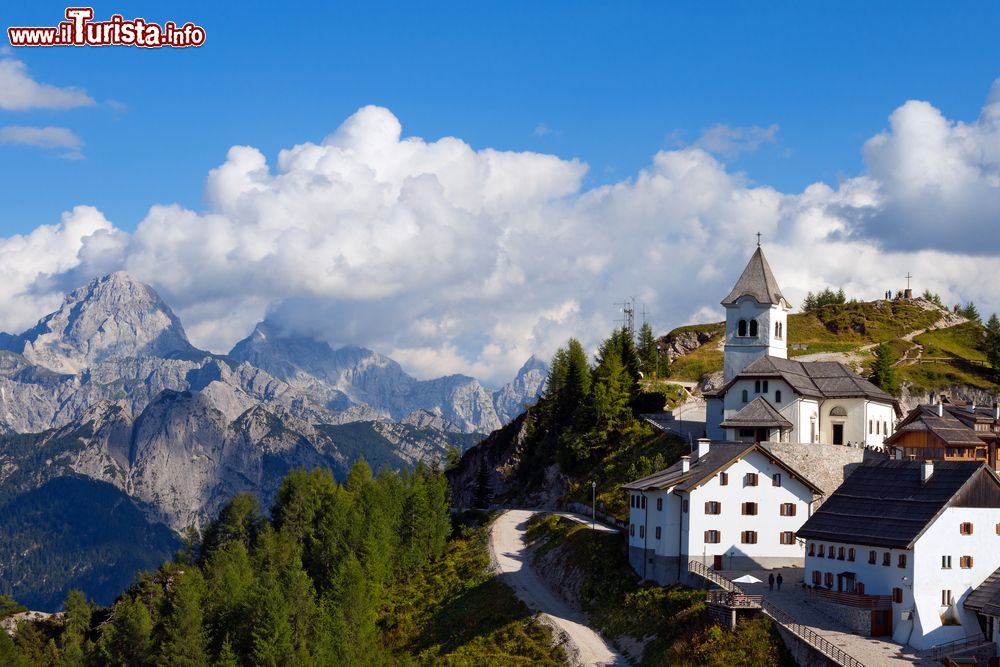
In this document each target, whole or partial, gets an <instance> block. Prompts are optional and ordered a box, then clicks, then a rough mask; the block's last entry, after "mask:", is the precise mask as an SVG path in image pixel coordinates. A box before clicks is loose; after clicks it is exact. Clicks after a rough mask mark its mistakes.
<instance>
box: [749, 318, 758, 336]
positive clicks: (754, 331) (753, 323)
mask: <svg viewBox="0 0 1000 667" xmlns="http://www.w3.org/2000/svg"><path fill="white" fill-rule="evenodd" d="M750 337H751V338H756V337H757V320H750Z"/></svg>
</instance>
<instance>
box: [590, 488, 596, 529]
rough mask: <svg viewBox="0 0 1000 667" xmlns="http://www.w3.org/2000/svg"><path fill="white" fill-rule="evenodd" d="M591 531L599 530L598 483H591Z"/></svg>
mask: <svg viewBox="0 0 1000 667" xmlns="http://www.w3.org/2000/svg"><path fill="white" fill-rule="evenodd" d="M590 502H591V503H592V505H591V509H590V529H591V530H597V482H591V483H590Z"/></svg>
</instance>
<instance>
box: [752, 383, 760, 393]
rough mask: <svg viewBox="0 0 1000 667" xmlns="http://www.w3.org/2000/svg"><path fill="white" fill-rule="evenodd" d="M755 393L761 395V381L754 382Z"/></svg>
mask: <svg viewBox="0 0 1000 667" xmlns="http://www.w3.org/2000/svg"><path fill="white" fill-rule="evenodd" d="M753 393H755V394H759V393H760V380H754V381H753Z"/></svg>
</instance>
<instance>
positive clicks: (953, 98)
mask: <svg viewBox="0 0 1000 667" xmlns="http://www.w3.org/2000/svg"><path fill="white" fill-rule="evenodd" d="M164 7H167V5H165V4H163V3H157V4H155V5H154V4H153V3H148V2H147V3H139V2H118V3H108V2H97V3H95V5H94V10H95V15H96V18H97V19H107V18H108V17H110V15H111V14H113V13H120V14H123V15H124V16H125V18H127V19H129V18H134V17H136V16H142V17H143V18H145V19H146V20H147V21H151V22H156V23H161V24H162V23H164V22H166V21H168V20H172V21H175V22H177V23H178V24H181V23H184V22H187V21H191V22H194V23H196V24H198V25H201V26H203V27H204V28H205V30H206V31H207V41H206V43H205V45H204V46H203V47H200V48H196V49H186V50H172V49H157V50H140V49H136V48H127V47H107V48H53V49H48V50H46V49H37V48H34V49H32V48H29V49H23V48H22V49H4V50H0V164H2V165H3V166H2V167H0V177H2V178H0V202H2V205H0V330H6V331H21V330H23V329H24V328H27V327H28V326H30V325H31V324H32V323H33V322H35V321H36V320H37V319H38V318H39V317H41V316H43V315H44V314H46V313H47V312H50V311H51V310H52V309H54V308H55V307H56V306H57V305H58V303H59V301H60V299H61V296H62V294H63V292H64V291H65V290H67V289H72V288H74V287H76V286H78V285H80V284H82V283H83V282H85V281H86V280H89V279H90V278H93V277H96V276H98V275H101V274H102V273H106V272H108V271H112V270H119V269H122V270H127V271H130V272H132V273H134V274H135V275H136V276H137V277H139V278H140V279H142V280H144V281H146V282H148V283H150V284H152V285H153V286H154V287H155V288H156V289H157V290H158V291H159V292H160V293H161V294H162V295H163V296H164V298H165V299H166V301H167V302H168V303H170V304H171V306H173V307H174V308H175V310H177V312H178V314H179V315H180V317H181V319H182V321H183V322H184V324H185V327H186V328H187V330H188V333H189V335H190V336H191V338H192V340H193V342H194V343H195V344H197V345H201V346H203V347H205V348H208V349H211V350H213V351H219V352H225V351H227V350H228V348H229V346H231V345H232V344H233V343H234V342H235V341H237V340H239V339H240V338H242V337H243V336H245V335H247V333H249V331H250V330H251V329H252V328H253V325H254V323H255V322H257V321H259V320H260V319H262V318H265V317H267V318H269V319H270V320H271V321H272V323H276V324H278V325H280V326H282V327H284V328H285V329H287V330H288V331H290V332H295V333H304V334H308V335H311V336H315V337H319V338H323V339H325V340H328V341H329V342H330V343H331V344H334V345H340V344H357V345H365V346H368V347H372V348H373V349H376V350H378V351H380V352H384V353H386V354H390V355H392V356H393V357H394V358H396V359H397V360H399V361H400V362H401V363H403V365H404V367H405V368H406V369H407V370H408V371H410V372H412V373H414V374H416V375H418V376H421V377H431V376H435V375H441V374H443V373H449V372H465V373H470V374H475V375H477V376H480V377H484V378H487V379H489V380H492V381H495V382H498V383H499V382H501V381H504V380H506V379H508V378H509V377H510V375H512V374H513V372H514V371H516V369H517V368H518V367H519V366H520V364H521V363H523V361H524V360H525V359H526V358H527V356H528V355H529V354H532V353H536V354H540V355H541V356H543V357H547V356H548V355H550V354H551V353H552V352H553V351H554V349H555V348H556V347H557V346H558V345H561V344H563V343H564V342H565V340H566V339H567V338H568V337H569V336H571V335H572V336H577V337H580V338H582V339H583V342H584V343H585V344H587V345H591V346H593V345H594V344H596V342H598V341H599V340H600V338H601V337H603V336H604V335H606V333H607V331H609V329H610V327H611V326H612V325H613V322H614V320H615V319H616V318H617V317H619V316H620V314H619V313H618V312H616V310H615V308H614V306H613V304H614V303H616V302H620V301H622V299H624V298H625V297H627V296H635V297H636V299H637V301H638V305H639V306H640V307H642V308H645V309H646V311H647V312H648V313H650V320H651V322H652V323H653V325H654V328H655V329H656V330H657V331H658V332H661V333H662V332H665V331H667V330H669V329H670V328H671V327H673V326H676V325H679V324H684V323H689V322H695V321H707V320H712V319H719V318H720V317H721V309H720V307H719V305H718V301H719V299H720V298H721V297H722V296H723V295H724V294H725V293H726V292H727V291H728V290H729V288H730V287H731V285H732V283H733V281H734V280H735V278H736V277H737V276H738V275H739V272H740V270H741V269H742V267H743V265H744V264H745V262H746V258H747V257H748V256H749V254H750V252H752V248H753V242H754V239H755V237H754V233H755V232H757V231H761V232H763V233H764V238H765V245H766V248H767V253H768V257H769V259H770V261H771V264H772V267H773V268H774V269H775V272H776V274H777V276H778V279H779V282H781V283H782V285H783V288H784V290H785V292H786V295H787V296H789V298H791V299H792V301H793V302H797V301H798V300H801V298H802V297H803V296H804V295H805V293H806V292H807V291H815V290H819V289H822V288H824V287H827V286H830V287H835V288H838V287H843V288H845V290H846V291H847V292H848V294H849V295H850V296H853V297H857V298H862V299H874V298H877V297H879V295H881V294H882V293H884V291H885V290H886V289H897V288H899V287H900V284H901V283H902V280H901V277H902V276H903V275H905V274H906V273H907V272H912V273H913V274H914V275H916V276H917V279H916V282H915V284H916V286H917V288H918V291H919V290H922V289H924V288H928V289H931V290H932V291H936V292H939V293H940V294H941V295H942V297H943V298H944V299H945V301H946V302H948V303H964V302H967V301H970V300H974V301H975V302H976V303H977V304H979V305H980V310H982V311H983V312H987V313H988V312H991V311H993V310H1000V296H998V295H997V294H994V291H993V290H992V289H991V287H990V285H988V284H987V283H986V282H985V281H982V280H978V279H976V278H975V276H979V275H990V274H991V272H992V271H993V270H994V267H995V266H996V265H997V264H996V262H997V261H998V260H1000V236H998V235H996V234H995V233H993V231H992V230H993V228H994V226H995V221H996V220H997V219H1000V176H998V175H1000V85H997V86H994V82H995V81H996V80H997V79H998V77H1000V40H998V39H997V38H996V35H997V34H998V30H997V29H998V27H1000V5H998V4H996V3H972V2H968V3H953V4H950V5H944V4H936V3H921V2H909V3H871V2H837V3H815V2H810V3H803V2H787V3H780V2H732V3H713V2H690V3H676V2H675V3H660V2H657V3H653V2H650V3H610V2H601V3H598V2H491V3H487V2H482V3H480V2H461V3H459V2H434V3H426V2H425V3H379V2H365V3H357V4H347V3H337V2H324V3H315V2H312V3H310V2H299V3H283V5H279V4H278V3H273V4H263V3H241V4H240V5H239V6H238V8H237V6H236V5H233V4H232V3H219V2H215V3H206V2H173V3H169V8H164ZM64 10H65V5H63V4H55V3H50V2H21V1H17V2H7V3H5V4H4V5H3V7H2V9H0V22H2V24H3V27H4V28H6V27H8V26H19V25H28V26H31V25H38V26H50V25H55V24H57V23H58V22H59V21H60V20H61V19H62V17H63V12H64ZM6 81H17V82H20V83H19V85H22V86H28V88H30V89H32V90H35V91H36V93H37V92H38V91H39V90H41V91H42V92H43V93H44V95H42V97H45V95H48V96H49V97H48V98H47V99H49V101H48V102H36V103H31V104H24V103H23V102H22V103H20V104H19V103H17V102H16V100H15V99H14V97H15V95H14V92H13V88H12V87H11V86H10V85H6V84H4V82H6ZM5 85H6V89H5ZM39 85H43V86H49V87H50V88H38V86H39ZM32 87H34V88H32ZM46 91H47V92H46ZM53 95H54V96H55V98H53V97H52V96H53ZM38 99H41V97H39V98H38ZM52 99H62V100H63V102H64V103H62V104H56V103H54V102H52ZM67 99H75V100H77V101H80V100H83V101H85V102H90V103H88V104H74V103H65V101H66V100H67ZM25 106H27V107H29V108H23V107H25ZM53 107H71V108H53ZM413 137H419V138H421V139H422V141H420V140H415V139H412V138H413ZM407 138H411V139H407ZM26 144H28V145H26ZM31 144H47V145H49V147H47V148H46V147H44V146H41V147H40V146H38V145H31ZM240 146H244V147H248V148H233V147H240ZM280 155H284V158H279V156H280ZM67 157H73V158H76V159H67Z"/></svg>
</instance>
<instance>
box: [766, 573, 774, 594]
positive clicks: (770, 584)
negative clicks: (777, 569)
mask: <svg viewBox="0 0 1000 667" xmlns="http://www.w3.org/2000/svg"><path fill="white" fill-rule="evenodd" d="M767 587H768V588H769V589H771V590H772V591H773V590H774V573H773V572H772V573H771V574H769V575H767Z"/></svg>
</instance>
